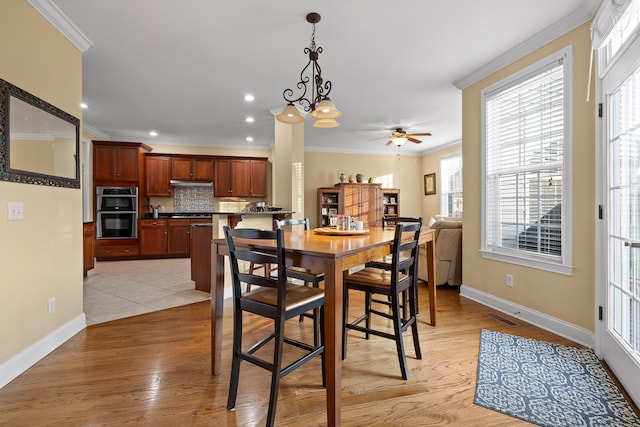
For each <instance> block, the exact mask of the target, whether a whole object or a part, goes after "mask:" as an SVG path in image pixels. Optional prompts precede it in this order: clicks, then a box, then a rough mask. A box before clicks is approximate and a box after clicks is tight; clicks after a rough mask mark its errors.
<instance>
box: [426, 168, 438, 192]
mask: <svg viewBox="0 0 640 427" xmlns="http://www.w3.org/2000/svg"><path fill="white" fill-rule="evenodd" d="M429 194H436V173H435V172H434V173H428V174H426V175H425V176H424V195H425V196H428V195H429Z"/></svg>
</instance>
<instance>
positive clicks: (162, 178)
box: [145, 155, 172, 197]
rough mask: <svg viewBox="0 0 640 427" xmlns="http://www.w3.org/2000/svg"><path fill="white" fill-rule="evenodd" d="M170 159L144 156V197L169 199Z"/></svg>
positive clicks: (167, 157)
mask: <svg viewBox="0 0 640 427" xmlns="http://www.w3.org/2000/svg"><path fill="white" fill-rule="evenodd" d="M171 160H172V159H171V157H169V156H151V155H147V156H145V195H146V196H147V197H171V185H170V173H171Z"/></svg>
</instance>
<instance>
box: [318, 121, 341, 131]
mask: <svg viewBox="0 0 640 427" xmlns="http://www.w3.org/2000/svg"><path fill="white" fill-rule="evenodd" d="M338 126H340V123H338V122H336V119H318V120H316V121H315V123H314V124H313V127H314V128H322V129H328V128H337V127H338Z"/></svg>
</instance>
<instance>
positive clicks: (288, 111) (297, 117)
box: [276, 104, 304, 125]
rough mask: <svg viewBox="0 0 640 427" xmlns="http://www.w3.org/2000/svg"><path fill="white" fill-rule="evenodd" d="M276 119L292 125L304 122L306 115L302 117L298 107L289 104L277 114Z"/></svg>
mask: <svg viewBox="0 0 640 427" xmlns="http://www.w3.org/2000/svg"><path fill="white" fill-rule="evenodd" d="M276 119H278V121H280V122H282V123H289V124H292V125H295V124H296V123H302V122H304V117H302V115H301V114H300V112H299V111H298V109H297V108H296V107H295V105H293V104H287V106H286V107H284V109H283V110H282V113H280V114H278V115H277V116H276Z"/></svg>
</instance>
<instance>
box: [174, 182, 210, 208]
mask: <svg viewBox="0 0 640 427" xmlns="http://www.w3.org/2000/svg"><path fill="white" fill-rule="evenodd" d="M173 199H174V200H173V203H174V209H175V211H176V212H212V211H214V204H213V191H212V189H211V188H210V187H174V188H173Z"/></svg>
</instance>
